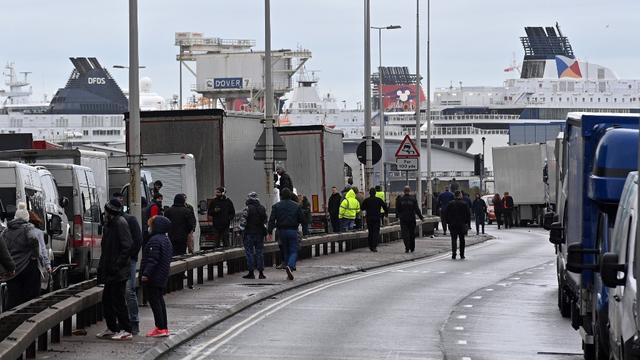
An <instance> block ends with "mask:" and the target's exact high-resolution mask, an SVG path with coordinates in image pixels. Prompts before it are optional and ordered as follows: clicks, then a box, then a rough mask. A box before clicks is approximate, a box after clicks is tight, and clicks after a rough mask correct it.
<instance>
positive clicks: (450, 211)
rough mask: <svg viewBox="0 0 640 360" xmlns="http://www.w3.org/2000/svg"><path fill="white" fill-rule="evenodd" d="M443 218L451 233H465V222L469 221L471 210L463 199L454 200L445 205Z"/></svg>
mask: <svg viewBox="0 0 640 360" xmlns="http://www.w3.org/2000/svg"><path fill="white" fill-rule="evenodd" d="M445 219H446V220H447V225H449V229H450V230H451V233H457V234H466V233H467V224H468V223H469V222H470V221H471V211H470V210H469V206H468V205H467V204H465V202H464V201H463V200H455V201H453V202H451V203H449V205H448V206H447V210H446V211H445Z"/></svg>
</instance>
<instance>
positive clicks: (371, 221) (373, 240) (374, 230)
mask: <svg viewBox="0 0 640 360" xmlns="http://www.w3.org/2000/svg"><path fill="white" fill-rule="evenodd" d="M362 210H364V211H365V214H366V220H367V229H368V230H369V231H368V234H367V238H368V240H369V250H371V251H373V252H378V250H377V247H378V242H379V241H380V223H381V221H380V219H381V218H382V217H384V216H385V214H387V213H388V212H389V208H387V204H385V203H384V201H382V199H380V198H379V197H378V195H377V193H376V189H375V188H371V189H370V190H369V197H368V198H366V199H364V201H363V202H362Z"/></svg>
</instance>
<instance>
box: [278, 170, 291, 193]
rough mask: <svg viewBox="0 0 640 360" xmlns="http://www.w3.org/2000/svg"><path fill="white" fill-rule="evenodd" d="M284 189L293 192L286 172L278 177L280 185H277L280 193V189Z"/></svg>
mask: <svg viewBox="0 0 640 360" xmlns="http://www.w3.org/2000/svg"><path fill="white" fill-rule="evenodd" d="M285 188H287V189H289V190H291V192H293V181H291V176H289V174H287V173H286V172H285V173H282V175H280V184H278V190H280V191H282V189H285Z"/></svg>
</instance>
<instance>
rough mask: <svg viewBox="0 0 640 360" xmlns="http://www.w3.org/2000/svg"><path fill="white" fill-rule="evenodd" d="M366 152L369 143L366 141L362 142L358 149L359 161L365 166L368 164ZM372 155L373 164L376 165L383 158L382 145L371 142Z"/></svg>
mask: <svg viewBox="0 0 640 360" xmlns="http://www.w3.org/2000/svg"><path fill="white" fill-rule="evenodd" d="M366 150H367V141H366V140H365V141H363V142H361V143H360V144H359V145H358V148H357V149H356V155H357V156H358V160H359V161H360V162H361V163H363V164H365V165H366V164H367V155H366ZM371 154H372V159H371V164H372V165H375V164H377V163H378V161H380V159H381V158H382V148H381V147H380V144H378V143H377V142H375V141H373V140H371Z"/></svg>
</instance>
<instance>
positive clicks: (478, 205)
mask: <svg viewBox="0 0 640 360" xmlns="http://www.w3.org/2000/svg"><path fill="white" fill-rule="evenodd" d="M473 214H474V215H475V217H476V219H479V220H484V219H485V217H486V215H487V203H485V202H484V200H482V199H475V200H474V201H473Z"/></svg>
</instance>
